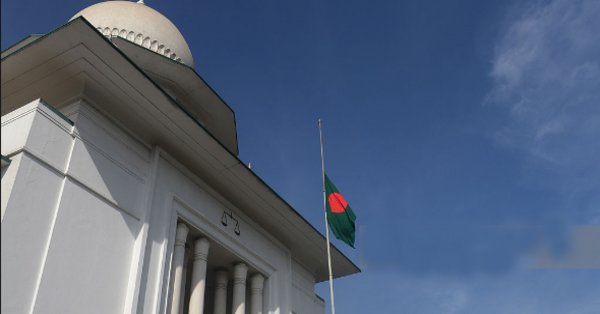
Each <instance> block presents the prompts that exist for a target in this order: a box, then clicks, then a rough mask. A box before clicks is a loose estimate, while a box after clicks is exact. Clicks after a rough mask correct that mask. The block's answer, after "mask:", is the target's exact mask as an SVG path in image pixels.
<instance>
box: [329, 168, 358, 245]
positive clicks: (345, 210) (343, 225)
mask: <svg viewBox="0 0 600 314" xmlns="http://www.w3.org/2000/svg"><path fill="white" fill-rule="evenodd" d="M325 196H326V197H327V220H328V221H329V226H330V227H331V230H332V231H333V234H334V235H335V237H336V238H337V239H338V240H342V241H344V242H346V244H348V245H350V246H351V247H352V248H354V221H355V220H356V215H354V212H353V211H352V209H351V208H350V206H348V202H346V200H345V199H344V197H343V196H342V194H340V192H338V190H337V188H336V187H335V185H333V182H331V180H329V177H328V176H327V175H325Z"/></svg>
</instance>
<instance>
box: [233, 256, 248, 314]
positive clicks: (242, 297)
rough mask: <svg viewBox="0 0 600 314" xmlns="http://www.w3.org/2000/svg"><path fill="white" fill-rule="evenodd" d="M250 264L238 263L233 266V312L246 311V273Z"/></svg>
mask: <svg viewBox="0 0 600 314" xmlns="http://www.w3.org/2000/svg"><path fill="white" fill-rule="evenodd" d="M247 273H248V266H246V264H244V263H237V264H235V265H234V266H233V300H232V302H231V305H232V306H231V312H232V313H233V314H245V313H246V274H247Z"/></svg>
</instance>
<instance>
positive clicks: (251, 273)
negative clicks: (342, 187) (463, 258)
mask: <svg viewBox="0 0 600 314" xmlns="http://www.w3.org/2000/svg"><path fill="white" fill-rule="evenodd" d="M1 70H2V79H1V83H2V96H1V97H2V99H1V100H2V102H1V111H2V204H1V205H2V207H1V209H2V212H1V219H2V273H1V282H2V287H1V291H2V292H1V293H2V302H1V307H2V313H172V314H176V313H189V314H200V313H215V314H217V313H235V314H245V313H252V314H256V313H297V314H301V313H324V301H323V300H322V299H321V298H319V297H318V296H316V295H315V292H314V286H315V284H316V283H318V282H321V281H324V280H326V279H327V276H328V274H327V257H326V242H325V239H324V237H323V236H322V235H321V234H320V233H319V232H318V231H317V230H316V229H315V228H314V227H313V226H311V225H310V224H309V223H308V222H307V221H306V220H305V219H304V218H303V217H302V216H301V215H300V214H299V213H298V212H296V211H295V210H294V209H293V208H292V207H291V206H290V205H289V204H288V203H286V202H285V200H284V199H282V198H281V197H280V196H279V195H277V193H276V192H275V191H273V190H272V189H271V188H270V187H269V186H268V185H267V184H266V183H265V182H263V181H262V180H261V179H260V178H259V177H258V176H257V175H256V174H254V173H253V172H252V170H251V169H249V168H248V167H247V166H245V165H244V163H242V162H241V161H240V160H239V159H238V157H237V154H238V151H237V150H238V148H237V137H236V130H235V115H234V112H233V110H232V109H231V108H230V107H229V106H228V105H227V104H226V103H225V102H224V101H223V100H222V99H221V98H220V97H219V96H218V95H217V94H216V92H215V91H214V90H213V89H212V88H211V87H210V86H208V85H207V83H206V82H205V81H204V80H203V79H202V78H201V77H200V75H198V73H197V72H196V71H195V70H194V68H193V58H192V54H191V52H190V50H189V48H188V46H187V43H186V42H185V39H184V38H183V36H181V34H180V33H179V31H178V30H177V28H176V27H175V26H174V25H173V24H172V23H171V22H170V21H169V20H168V19H167V18H165V17H164V16H163V15H161V14H160V13H158V12H157V11H155V10H153V9H152V8H150V7H148V6H147V5H145V4H143V3H135V2H129V1H108V2H102V3H99V4H96V5H93V6H91V7H89V8H86V9H84V10H83V11H81V12H79V13H77V14H76V15H75V16H74V17H73V18H72V19H71V20H70V21H69V22H68V23H67V24H65V25H64V26H62V27H60V28H58V29H56V30H54V31H52V32H49V33H48V34H46V35H43V36H30V37H27V38H25V39H24V40H22V41H21V42H18V43H16V44H15V45H13V46H12V47H10V48H8V49H6V50H5V51H3V52H2V69H1ZM332 260H333V265H334V266H333V267H334V277H341V276H345V275H350V274H353V273H357V272H359V269H358V268H357V267H356V266H355V265H354V264H353V263H352V262H351V261H350V260H349V259H348V258H347V257H345V256H344V255H343V254H342V253H341V252H340V251H339V250H337V249H336V248H333V250H332Z"/></svg>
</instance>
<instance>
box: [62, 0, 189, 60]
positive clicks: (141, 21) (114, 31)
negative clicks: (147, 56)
mask: <svg viewBox="0 0 600 314" xmlns="http://www.w3.org/2000/svg"><path fill="white" fill-rule="evenodd" d="M79 16H83V17H85V19H86V20H88V21H89V22H90V23H92V25H94V26H95V27H96V28H97V29H98V30H99V31H101V32H102V33H103V34H104V35H105V36H115V37H116V36H118V37H122V38H125V39H127V40H129V41H131V42H133V43H136V44H138V45H140V46H142V47H145V48H148V49H150V50H152V51H154V52H156V53H159V54H162V55H164V56H166V57H169V58H171V59H173V60H176V61H179V62H182V63H184V64H186V65H189V66H191V67H193V66H194V59H193V58H192V52H191V51H190V48H189V47H188V45H187V43H186V41H185V39H184V38H183V36H182V35H181V33H180V32H179V30H178V29H177V27H176V26H175V25H174V24H173V23H171V21H169V19H167V18H166V17H165V16H164V15H162V14H160V13H159V12H158V11H156V10H154V9H152V8H150V7H148V6H146V5H145V4H144V2H143V1H138V2H137V3H135V2H131V1H105V2H100V3H97V4H94V5H92V6H89V7H87V8H85V9H83V10H81V11H80V12H79V13H77V14H75V16H73V17H72V18H71V19H70V20H73V19H75V18H77V17H79ZM70 20H69V21H70Z"/></svg>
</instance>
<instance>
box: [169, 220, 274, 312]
mask: <svg viewBox="0 0 600 314" xmlns="http://www.w3.org/2000/svg"><path fill="white" fill-rule="evenodd" d="M188 231H189V229H188V227H187V226H186V225H185V224H184V223H179V224H178V225H177V231H176V234H175V248H174V250H173V264H172V265H173V266H172V267H173V272H172V278H171V285H172V290H171V291H172V293H171V296H170V298H171V300H170V304H171V312H170V314H179V313H180V312H179V310H180V309H179V307H180V306H181V304H183V302H181V298H182V297H183V295H182V291H181V290H182V289H181V288H182V286H183V283H184V281H185V278H183V276H184V270H183V267H184V259H185V244H186V239H187V235H188ZM209 248H210V242H209V241H208V239H206V238H200V239H197V240H195V241H194V251H193V262H192V276H191V282H190V283H191V285H190V291H191V293H190V300H189V307H188V311H187V313H188V314H204V304H205V302H204V301H205V300H204V298H205V295H206V293H205V292H206V266H207V261H208V251H209ZM228 274H229V272H228V271H227V270H226V269H217V270H216V271H215V288H214V303H213V314H227V313H226V311H227V284H228V282H229V277H228ZM247 275H248V266H247V265H246V264H245V263H243V262H240V263H237V264H235V265H234V266H233V278H232V283H233V296H232V300H231V314H245V313H246V277H247ZM264 281H265V278H264V276H263V275H261V274H255V275H253V276H252V277H251V278H250V313H251V314H262V308H263V304H262V300H263V289H264ZM184 313H186V312H185V311H184Z"/></svg>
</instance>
